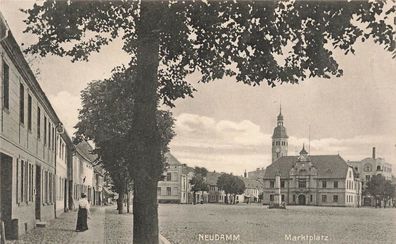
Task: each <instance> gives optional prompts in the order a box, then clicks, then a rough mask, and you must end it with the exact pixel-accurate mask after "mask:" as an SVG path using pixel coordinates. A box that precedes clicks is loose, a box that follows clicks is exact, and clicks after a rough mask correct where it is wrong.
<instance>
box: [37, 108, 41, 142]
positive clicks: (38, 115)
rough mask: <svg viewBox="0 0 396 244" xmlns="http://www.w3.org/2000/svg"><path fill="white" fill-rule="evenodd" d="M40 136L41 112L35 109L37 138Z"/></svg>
mask: <svg viewBox="0 0 396 244" xmlns="http://www.w3.org/2000/svg"><path fill="white" fill-rule="evenodd" d="M40 136H41V110H40V107H37V138H40Z"/></svg>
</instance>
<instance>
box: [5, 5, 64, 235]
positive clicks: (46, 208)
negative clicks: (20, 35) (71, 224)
mask: <svg viewBox="0 0 396 244" xmlns="http://www.w3.org/2000/svg"><path fill="white" fill-rule="evenodd" d="M0 26H1V27H2V31H1V37H0V55H1V57H0V77H1V78H0V90H1V95H0V98H1V102H0V106H1V107H0V218H1V221H2V222H4V225H5V235H6V238H7V239H16V238H18V237H19V235H21V234H24V233H26V232H27V231H28V230H30V229H31V228H33V227H34V226H35V225H36V224H37V223H38V222H45V221H47V220H49V219H52V218H54V217H55V215H56V212H57V210H58V208H57V207H55V206H57V203H59V206H60V207H62V208H63V207H64V206H62V204H61V203H62V202H63V201H62V202H61V196H60V193H59V192H57V188H58V187H59V190H61V189H60V188H61V186H60V185H58V184H57V179H58V178H56V177H55V175H56V173H57V171H58V173H59V177H60V178H61V179H62V180H64V178H65V176H67V173H66V174H65V169H67V165H68V160H67V157H59V153H58V152H59V150H61V149H60V147H59V144H58V140H60V141H63V142H64V143H66V144H67V143H68V142H70V141H69V140H70V139H65V138H67V134H66V133H64V130H63V129H62V123H61V121H60V120H59V117H58V116H57V114H56V112H55V110H54V109H53V107H52V106H51V104H50V102H49V100H48V98H47V96H46V95H45V93H44V92H43V90H42V89H41V87H40V85H39V82H38V81H37V80H36V78H35V76H34V74H33V72H32V70H31V69H30V67H29V65H28V63H27V62H26V60H25V58H24V56H23V54H22V51H21V50H20V48H19V46H18V44H17V42H16V40H15V38H14V37H13V35H12V33H11V31H10V30H9V28H8V26H7V23H6V21H5V19H4V18H3V16H2V15H1V13H0ZM58 161H59V164H58ZM58 166H59V167H58ZM60 184H61V183H60ZM62 187H63V184H62ZM62 196H63V197H65V195H63V194H62ZM58 197H59V198H58ZM58 200H59V201H58ZM63 203H64V202H63Z"/></svg>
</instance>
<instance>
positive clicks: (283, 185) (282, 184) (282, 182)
mask: <svg viewBox="0 0 396 244" xmlns="http://www.w3.org/2000/svg"><path fill="white" fill-rule="evenodd" d="M280 183H281V188H285V181H284V180H281V182H280Z"/></svg>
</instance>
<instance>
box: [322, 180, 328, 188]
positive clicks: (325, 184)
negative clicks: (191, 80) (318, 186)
mask: <svg viewBox="0 0 396 244" xmlns="http://www.w3.org/2000/svg"><path fill="white" fill-rule="evenodd" d="M326 186H327V182H326V181H325V180H323V181H322V188H326Z"/></svg>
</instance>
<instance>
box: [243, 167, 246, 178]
mask: <svg viewBox="0 0 396 244" xmlns="http://www.w3.org/2000/svg"><path fill="white" fill-rule="evenodd" d="M243 177H245V178H246V177H247V173H246V169H245V173H243Z"/></svg>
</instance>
